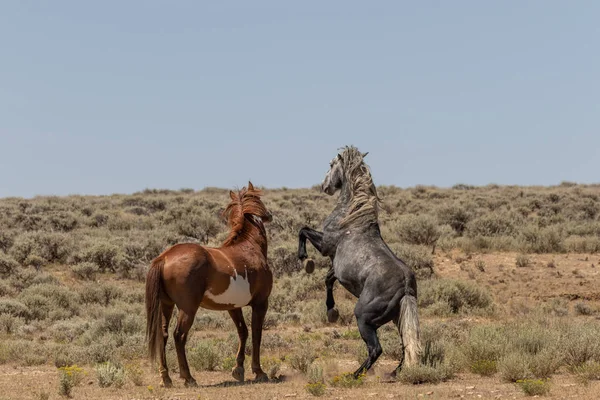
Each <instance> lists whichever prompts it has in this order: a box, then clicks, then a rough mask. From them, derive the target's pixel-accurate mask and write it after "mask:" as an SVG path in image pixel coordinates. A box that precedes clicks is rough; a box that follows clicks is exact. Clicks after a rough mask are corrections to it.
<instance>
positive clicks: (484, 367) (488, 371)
mask: <svg viewBox="0 0 600 400" xmlns="http://www.w3.org/2000/svg"><path fill="white" fill-rule="evenodd" d="M497 370H498V366H497V365H496V361H495V360H476V361H474V362H473V363H472V364H471V372H473V373H474V374H477V375H481V376H492V375H494V374H495V373H496V371H497Z"/></svg>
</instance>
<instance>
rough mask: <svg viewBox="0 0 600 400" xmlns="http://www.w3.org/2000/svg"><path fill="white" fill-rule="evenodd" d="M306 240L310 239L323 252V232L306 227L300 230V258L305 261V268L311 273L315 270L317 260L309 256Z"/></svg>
mask: <svg viewBox="0 0 600 400" xmlns="http://www.w3.org/2000/svg"><path fill="white" fill-rule="evenodd" d="M306 240H308V241H309V242H310V243H312V245H313V246H314V247H315V249H317V251H318V252H319V253H321V254H323V252H322V246H323V232H319V231H316V230H314V229H311V228H308V227H306V226H305V227H304V228H302V229H300V232H298V258H299V259H300V261H303V262H304V269H305V270H306V272H307V273H309V274H311V273H312V272H313V271H314V270H315V262H314V261H313V260H312V259H310V258H308V253H307V252H306Z"/></svg>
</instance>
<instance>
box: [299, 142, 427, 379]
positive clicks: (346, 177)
mask: <svg viewBox="0 0 600 400" xmlns="http://www.w3.org/2000/svg"><path fill="white" fill-rule="evenodd" d="M365 156H366V154H361V153H360V152H359V151H358V149H357V148H356V147H353V146H349V147H345V148H344V149H343V151H342V152H341V153H340V154H338V155H337V156H336V157H335V158H334V159H333V160H331V163H330V169H329V172H327V175H325V179H324V180H323V184H322V187H321V189H322V190H323V191H324V192H325V193H327V194H328V195H330V196H331V195H333V194H334V193H336V192H337V191H338V190H339V191H340V196H339V198H338V202H337V205H336V207H335V209H334V210H333V212H332V213H331V214H330V215H329V216H328V217H327V218H326V219H325V222H324V223H323V232H318V231H316V230H314V229H310V228H307V227H304V228H302V229H301V230H300V232H299V234H298V236H299V245H298V257H299V258H300V260H306V261H310V260H307V257H308V255H307V253H306V240H309V241H310V242H311V243H312V244H313V246H314V247H315V248H316V249H317V250H318V251H319V252H320V253H321V254H322V255H323V256H328V257H330V258H331V260H332V267H331V269H330V270H329V272H328V274H327V278H326V280H325V284H326V287H327V300H326V305H327V316H328V319H329V321H330V322H335V321H336V320H337V318H338V316H339V314H338V312H337V310H336V309H335V302H334V299H333V284H334V283H335V281H336V280H338V281H340V284H341V285H342V286H343V287H345V288H346V289H347V290H348V291H349V292H350V293H352V294H353V295H354V296H356V297H357V298H358V302H357V303H356V307H355V308H354V315H355V316H356V321H357V323H358V329H359V331H360V335H361V337H362V339H363V340H364V341H365V343H366V345H367V350H368V357H367V359H366V360H365V362H363V363H362V365H361V366H360V367H359V368H358V369H357V370H356V371H355V372H354V377H358V376H359V375H361V374H363V373H365V372H366V371H368V370H369V368H371V366H372V365H373V364H374V363H375V361H377V359H378V358H379V356H380V355H381V353H382V349H381V345H380V343H379V338H378V337H377V329H378V328H379V327H380V326H382V325H384V324H385V323H387V322H389V321H394V324H395V325H396V326H397V327H398V331H399V333H400V340H401V342H402V347H403V356H402V360H400V364H399V365H398V367H397V368H396V370H394V371H393V372H392V376H395V375H396V371H399V370H400V369H401V368H402V365H403V363H404V362H405V361H406V365H413V364H415V363H417V362H418V360H419V354H420V351H421V345H420V341H419V316H418V313H417V282H416V279H415V275H414V273H413V272H412V270H411V269H410V268H409V267H408V266H406V264H404V262H402V260H400V259H399V258H398V257H396V255H395V254H394V253H393V252H392V251H391V250H390V248H389V247H388V246H387V244H386V243H385V242H384V241H383V238H382V237H381V232H380V230H379V223H378V220H377V210H378V204H379V198H378V196H377V190H376V189H375V185H374V184H373V180H372V178H371V173H370V172H369V167H368V166H367V165H366V164H365V162H364V160H363V158H364V157H365ZM306 261H305V263H306Z"/></svg>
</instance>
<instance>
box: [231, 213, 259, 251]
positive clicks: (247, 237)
mask: <svg viewBox="0 0 600 400" xmlns="http://www.w3.org/2000/svg"><path fill="white" fill-rule="evenodd" d="M241 236H242V238H240V239H239V240H237V241H236V242H235V243H234V244H232V247H247V246H248V245H251V246H252V247H256V248H258V249H259V250H260V251H261V253H262V255H263V256H264V257H265V258H266V257H267V250H268V245H267V237H266V231H265V230H264V228H263V229H262V230H261V229H259V228H258V227H257V226H255V225H254V224H252V223H250V222H248V221H245V226H244V229H243V231H242V234H241Z"/></svg>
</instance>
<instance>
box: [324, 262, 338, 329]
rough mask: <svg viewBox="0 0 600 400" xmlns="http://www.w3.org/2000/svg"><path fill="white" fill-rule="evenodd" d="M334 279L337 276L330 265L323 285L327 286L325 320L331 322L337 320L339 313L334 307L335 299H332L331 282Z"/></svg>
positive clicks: (332, 282) (333, 281)
mask: <svg viewBox="0 0 600 400" xmlns="http://www.w3.org/2000/svg"><path fill="white" fill-rule="evenodd" d="M336 280H337V278H336V277H335V275H334V273H333V266H332V267H331V268H330V269H329V271H328V272H327V276H326V277H325V287H326V288H327V300H325V304H326V305H327V320H328V321H329V322H331V323H334V322H337V320H338V319H339V318H340V313H339V312H338V310H337V308H335V300H334V299H333V284H334V283H335V281H336Z"/></svg>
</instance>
